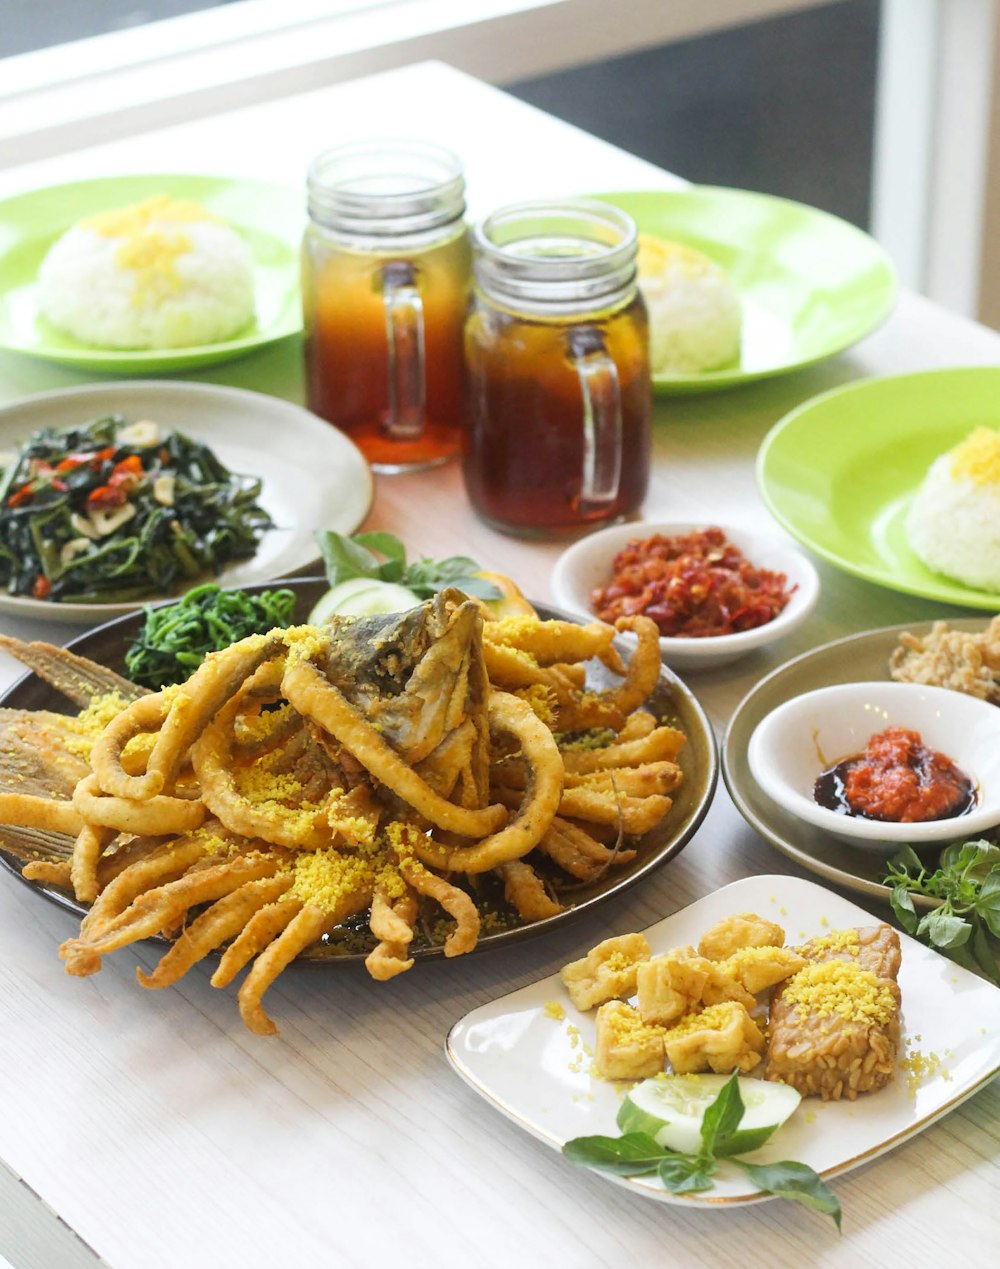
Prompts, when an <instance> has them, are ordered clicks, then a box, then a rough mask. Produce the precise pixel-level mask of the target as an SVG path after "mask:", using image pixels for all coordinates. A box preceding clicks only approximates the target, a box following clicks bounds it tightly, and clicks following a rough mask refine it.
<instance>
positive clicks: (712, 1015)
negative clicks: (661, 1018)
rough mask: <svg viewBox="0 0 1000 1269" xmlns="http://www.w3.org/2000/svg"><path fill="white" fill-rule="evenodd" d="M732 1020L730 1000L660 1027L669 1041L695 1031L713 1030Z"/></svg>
mask: <svg viewBox="0 0 1000 1269" xmlns="http://www.w3.org/2000/svg"><path fill="white" fill-rule="evenodd" d="M731 1021H732V1009H731V1002H729V1001H721V1002H720V1003H719V1004H717V1005H709V1006H708V1008H707V1009H702V1011H701V1012H700V1013H689V1014H688V1015H687V1017H685V1018H682V1019H681V1020H680V1022H678V1023H676V1024H675V1025H674V1026H672V1027H669V1028H663V1027H661V1028H660V1031H661V1033H662V1034H663V1037H664V1039H665V1040H666V1041H667V1042H668V1043H670V1042H672V1041H674V1040H682V1039H683V1038H684V1037H685V1036H688V1035H693V1034H694V1033H695V1032H696V1031H714V1030H719V1029H722V1028H724V1027H727V1026H729V1024H730V1022H731Z"/></svg>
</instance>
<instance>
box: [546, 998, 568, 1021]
mask: <svg viewBox="0 0 1000 1269" xmlns="http://www.w3.org/2000/svg"><path fill="white" fill-rule="evenodd" d="M543 1012H544V1014H545V1016H546V1018H554V1019H555V1020H556V1022H562V1020H563V1019H564V1018H565V1017H566V1010H565V1009H564V1008H563V1006H562V1005H561V1004H560V1003H559V1001H558V1000H546V1002H545V1005H544V1007H543Z"/></svg>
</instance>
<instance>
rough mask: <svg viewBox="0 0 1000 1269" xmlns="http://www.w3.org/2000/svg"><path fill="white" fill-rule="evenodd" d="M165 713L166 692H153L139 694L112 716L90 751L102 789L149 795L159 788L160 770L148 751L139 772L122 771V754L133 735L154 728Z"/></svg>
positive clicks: (128, 795) (167, 707)
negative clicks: (143, 694)
mask: <svg viewBox="0 0 1000 1269" xmlns="http://www.w3.org/2000/svg"><path fill="white" fill-rule="evenodd" d="M169 712H170V701H169V698H168V694H167V693H166V692H157V693H155V695H152V696H140V697H139V699H138V700H135V701H133V702H132V704H131V705H129V706H128V708H127V709H124V710H122V712H121V713H120V714H117V715H116V716H115V717H114V718H112V720H111V722H110V723H108V725H107V726H106V727H105V728H104V731H102V732H101V734H100V736H98V738H97V739H96V740H95V741H94V745H93V748H92V749H91V751H90V766H91V769H92V771H93V773H94V775H95V776H96V777H97V783H98V787H99V788H100V789H102V790H103V792H105V793H109V794H111V795H113V796H114V797H120V798H151V797H153V796H155V794H157V793H159V792H160V791H161V790H162V789H163V786H164V778H163V772H162V771H158V770H155V769H153V768H152V765H151V763H152V754H150V756H149V759H148V760H147V763H146V770H145V772H144V773H143V774H141V775H132V774H130V773H129V772H128V771H126V770H125V767H124V766H123V765H122V754H123V753H124V751H125V746H126V745H127V744H128V742H129V741H130V740H133V739H134V738H135V737H136V736H141V735H143V734H145V733H148V732H155V731H158V730H159V728H160V727H162V725H163V720H164V719H165V718H166V716H167V714H168V713H169ZM154 747H155V746H154Z"/></svg>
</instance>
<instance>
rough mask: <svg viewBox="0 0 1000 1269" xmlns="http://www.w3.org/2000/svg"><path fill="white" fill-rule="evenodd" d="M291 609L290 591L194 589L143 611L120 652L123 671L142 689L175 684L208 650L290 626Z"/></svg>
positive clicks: (179, 681) (209, 587)
mask: <svg viewBox="0 0 1000 1269" xmlns="http://www.w3.org/2000/svg"><path fill="white" fill-rule="evenodd" d="M294 611H295V595H294V593H293V592H292V591H290V590H265V591H261V593H260V594H258V595H250V594H247V592H246V591H242V590H221V589H220V588H219V587H218V586H215V585H211V584H209V585H206V586H198V587H196V588H195V589H194V590H189V591H188V593H187V594H186V595H185V596H184V598H183V599H181V600H178V602H177V603H176V604H164V605H162V606H160V607H157V608H150V607H147V608H146V610H145V619H144V621H143V623H142V628H141V629H140V631H139V634H138V636H137V638H136V641H135V643H133V644H132V646H131V647H130V648H129V650H128V651H127V652H126V654H125V666H126V669H127V670H128V673H129V677H130V678H131V679H132V681H133V682H134V683H141V684H142V685H143V686H144V687H152V688H159V687H166V686H167V685H168V684H170V683H181V682H183V681H184V680H185V679H186V678H187V677H188V676H189V675H190V674H191V673H192V672H193V671H194V670H196V669H197V668H198V666H199V665H201V663H202V661H204V659H205V657H206V656H207V655H208V654H209V652H218V651H219V650H220V649H222V648H228V647H229V645H230V644H231V643H236V642H237V641H238V640H240V639H245V638H246V637H247V635H252V634H266V633H267V631H268V630H273V629H274V628H275V627H276V626H287V625H290V624H291V621H292V617H293V614H294Z"/></svg>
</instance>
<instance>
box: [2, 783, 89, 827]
mask: <svg viewBox="0 0 1000 1269" xmlns="http://www.w3.org/2000/svg"><path fill="white" fill-rule="evenodd" d="M83 823H84V821H83V818H82V817H81V815H80V812H79V811H78V810H77V809H76V807H75V806H74V805H73V803H72V802H64V801H62V800H61V799H59V798H52V797H39V796H38V795H36V794H34V793H0V824H21V825H24V826H26V827H28V828H41V829H45V831H46V832H49V833H68V834H69V835H70V836H71V837H75V836H76V835H77V833H79V832H80V830H81V829H82V828H83Z"/></svg>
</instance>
